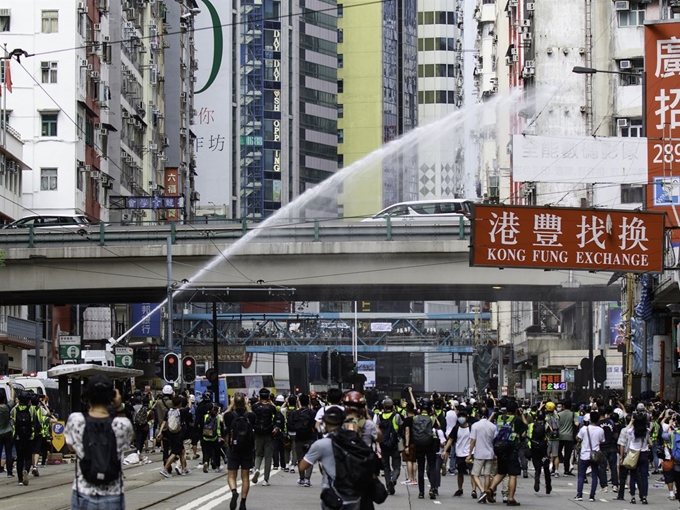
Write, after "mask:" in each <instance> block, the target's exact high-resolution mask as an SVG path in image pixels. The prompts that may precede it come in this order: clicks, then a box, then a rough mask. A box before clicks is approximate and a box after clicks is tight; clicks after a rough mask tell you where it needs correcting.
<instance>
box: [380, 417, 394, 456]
mask: <svg viewBox="0 0 680 510" xmlns="http://www.w3.org/2000/svg"><path fill="white" fill-rule="evenodd" d="M394 417H395V413H390V415H389V416H388V417H387V418H383V416H382V415H380V422H379V423H378V427H379V428H380V430H381V431H382V434H383V440H382V443H380V446H382V447H383V448H387V449H388V450H396V449H397V446H398V445H399V435H398V434H397V431H396V430H395V429H394V423H393V422H394Z"/></svg>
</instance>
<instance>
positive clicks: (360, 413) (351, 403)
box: [342, 390, 383, 446]
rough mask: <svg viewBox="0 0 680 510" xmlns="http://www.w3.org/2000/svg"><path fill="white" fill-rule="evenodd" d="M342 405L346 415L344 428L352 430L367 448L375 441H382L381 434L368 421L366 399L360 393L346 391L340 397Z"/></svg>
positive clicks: (373, 424)
mask: <svg viewBox="0 0 680 510" xmlns="http://www.w3.org/2000/svg"><path fill="white" fill-rule="evenodd" d="M342 405H343V407H344V408H345V413H346V414H347V418H346V420H345V428H347V429H349V430H354V432H356V433H357V435H358V436H359V437H361V439H362V441H363V442H364V443H366V444H367V445H368V446H373V444H374V443H375V442H376V441H377V442H380V441H382V439H383V437H382V432H380V430H378V427H377V425H376V424H375V423H374V422H373V421H372V420H369V419H368V414H367V412H366V399H365V398H364V396H363V395H362V394H361V393H359V392H358V391H354V390H352V391H348V392H347V393H345V395H344V396H343V397H342Z"/></svg>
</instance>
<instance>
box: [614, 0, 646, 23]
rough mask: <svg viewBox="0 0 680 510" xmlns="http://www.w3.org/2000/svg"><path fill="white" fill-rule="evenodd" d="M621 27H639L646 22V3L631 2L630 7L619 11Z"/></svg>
mask: <svg viewBox="0 0 680 510" xmlns="http://www.w3.org/2000/svg"><path fill="white" fill-rule="evenodd" d="M618 15H619V26H620V27H637V26H642V25H644V23H645V4H643V3H639V2H630V9H629V10H627V11H618Z"/></svg>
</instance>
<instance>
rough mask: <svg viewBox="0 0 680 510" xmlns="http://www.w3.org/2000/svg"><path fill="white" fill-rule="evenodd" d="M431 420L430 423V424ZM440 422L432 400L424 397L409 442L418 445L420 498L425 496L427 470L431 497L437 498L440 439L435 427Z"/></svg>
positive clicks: (417, 460) (417, 461) (414, 419)
mask: <svg viewBox="0 0 680 510" xmlns="http://www.w3.org/2000/svg"><path fill="white" fill-rule="evenodd" d="M428 422H429V424H428ZM438 426H439V424H438V422H437V420H436V419H435V418H434V416H432V402H431V401H430V399H423V400H422V401H421V403H420V411H419V412H418V414H417V415H416V416H415V417H414V418H413V424H412V425H411V428H410V433H409V437H408V438H407V440H406V443H407V444H409V445H410V444H411V443H413V444H414V445H415V447H416V463H417V464H418V499H424V498H425V471H427V479H428V480H429V482H430V487H431V489H430V499H437V495H436V493H435V491H434V488H435V483H436V473H435V469H437V459H436V457H437V451H438V450H439V441H437V440H436V433H435V427H438Z"/></svg>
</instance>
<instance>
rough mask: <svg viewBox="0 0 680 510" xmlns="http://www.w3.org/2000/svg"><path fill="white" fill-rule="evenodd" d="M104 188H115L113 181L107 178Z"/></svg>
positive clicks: (103, 184)
mask: <svg viewBox="0 0 680 510" xmlns="http://www.w3.org/2000/svg"><path fill="white" fill-rule="evenodd" d="M102 188H106V189H112V188H113V181H110V180H106V181H104V182H103V183H102Z"/></svg>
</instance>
